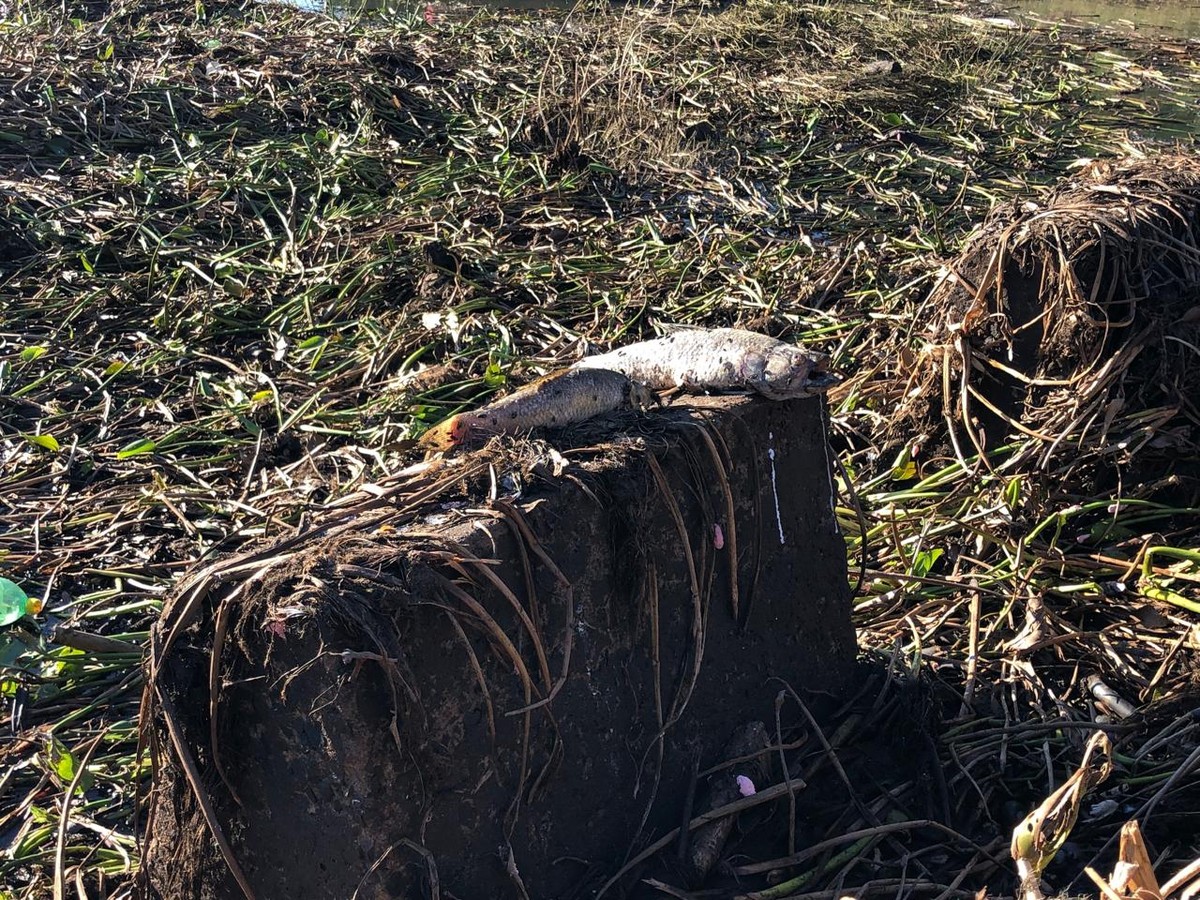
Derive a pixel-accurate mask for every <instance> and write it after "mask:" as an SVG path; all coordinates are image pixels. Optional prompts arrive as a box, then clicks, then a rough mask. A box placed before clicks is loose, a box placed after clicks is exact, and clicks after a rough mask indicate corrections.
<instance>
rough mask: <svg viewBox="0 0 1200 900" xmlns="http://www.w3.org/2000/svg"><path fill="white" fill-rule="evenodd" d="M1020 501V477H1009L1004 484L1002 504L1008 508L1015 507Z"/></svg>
mask: <svg viewBox="0 0 1200 900" xmlns="http://www.w3.org/2000/svg"><path fill="white" fill-rule="evenodd" d="M1020 503H1021V477H1020V476H1019V475H1018V476H1017V477H1016V478H1013V479H1010V480H1009V482H1008V484H1006V485H1005V486H1004V505H1005V506H1007V507H1008V508H1009V509H1010V510H1013V509H1016V508H1017V507H1018V506H1019V505H1020Z"/></svg>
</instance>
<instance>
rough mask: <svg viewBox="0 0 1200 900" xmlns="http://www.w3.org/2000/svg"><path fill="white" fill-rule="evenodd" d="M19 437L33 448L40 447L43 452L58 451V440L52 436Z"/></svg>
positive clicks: (28, 435) (31, 435)
mask: <svg viewBox="0 0 1200 900" xmlns="http://www.w3.org/2000/svg"><path fill="white" fill-rule="evenodd" d="M21 437H23V438H25V440H27V441H29V443H31V444H33V445H34V446H35V447H41V448H42V449H43V450H49V451H50V452H51V453H57V452H58V451H59V444H58V439H57V438H55V437H54V435H52V434H23V435H21Z"/></svg>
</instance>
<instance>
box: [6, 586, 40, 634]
mask: <svg viewBox="0 0 1200 900" xmlns="http://www.w3.org/2000/svg"><path fill="white" fill-rule="evenodd" d="M41 611H42V601H41V600H38V599H36V598H34V597H30V596H29V595H28V594H26V593H25V592H24V591H23V590H21V587H20V585H17V584H14V583H13V582H11V581H9V580H8V579H7V578H0V627H3V626H5V625H11V624H12V623H13V622H15V621H17V619H19V618H21V616H24V615H31V616H32V615H36V614H37V613H40V612H41Z"/></svg>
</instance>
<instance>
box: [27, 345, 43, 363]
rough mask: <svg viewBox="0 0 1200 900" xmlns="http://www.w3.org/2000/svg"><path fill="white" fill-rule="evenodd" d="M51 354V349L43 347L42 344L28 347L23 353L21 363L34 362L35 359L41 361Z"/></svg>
mask: <svg viewBox="0 0 1200 900" xmlns="http://www.w3.org/2000/svg"><path fill="white" fill-rule="evenodd" d="M49 352H50V350H49V348H47V347H43V346H42V345H41V344H35V345H34V346H32V347H26V348H25V349H24V350H22V351H21V362H33V361H34V360H35V359H41V358H42V357H43V356H45V355H46V354H47V353H49Z"/></svg>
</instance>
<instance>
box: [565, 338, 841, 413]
mask: <svg viewBox="0 0 1200 900" xmlns="http://www.w3.org/2000/svg"><path fill="white" fill-rule="evenodd" d="M828 367H829V357H828V356H827V355H826V354H824V353H818V352H816V351H814V350H806V349H805V348H803V347H797V346H796V345H795V344H789V343H786V342H785V341H780V340H777V339H775V338H773V337H768V336H766V335H765V334H757V333H755V332H753V331H744V330H742V329H739V328H711V329H707V328H682V329H679V330H675V331H672V332H671V333H670V334H668V335H666V336H665V337H661V338H655V339H653V340H649V341H641V342H639V343H636V344H630V345H628V346H626V347H621V348H620V349H617V350H613V351H610V352H609V353H601V354H599V355H598V356H588V357H585V358H583V359H581V360H579V361H578V362H577V363H575V365H574V368H579V369H592V368H595V369H610V370H612V371H615V372H622V373H624V374H625V375H627V376H628V377H629V378H631V379H633V380H634V381H638V382H640V383H642V384H644V385H646V386H647V387H649V388H651V389H652V390H656V391H662V390H667V389H669V388H680V389H682V390H684V391H689V392H697V391H754V392H755V393H758V394H762V395H763V396H764V397H768V398H770V399H772V400H790V399H792V398H794V397H813V396H816V395H817V394H822V393H824V392H825V391H827V390H828V389H829V388H831V387H833V386H834V385H835V384H837V383H838V382H840V381H841V378H840V377H839V376H838V375H835V374H834V373H832V372H830V371H828Z"/></svg>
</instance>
